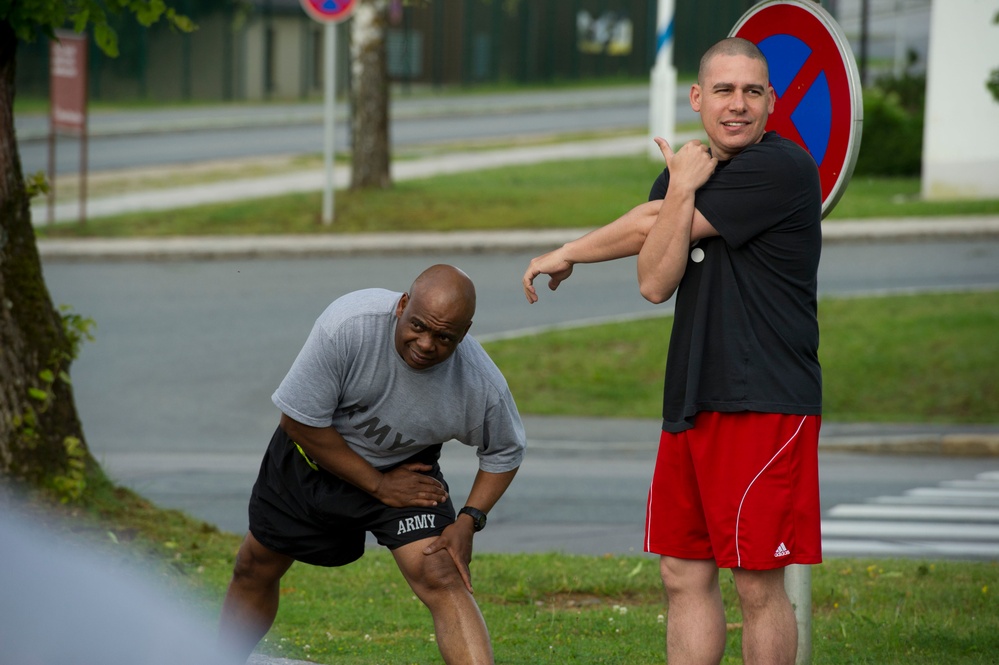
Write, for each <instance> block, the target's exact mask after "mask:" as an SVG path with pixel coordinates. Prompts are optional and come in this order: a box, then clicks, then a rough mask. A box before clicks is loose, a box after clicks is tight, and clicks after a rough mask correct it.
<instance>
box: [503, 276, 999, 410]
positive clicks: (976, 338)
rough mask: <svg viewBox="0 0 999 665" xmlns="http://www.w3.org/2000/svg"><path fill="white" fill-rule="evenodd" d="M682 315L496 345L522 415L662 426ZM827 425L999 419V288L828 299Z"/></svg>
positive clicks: (824, 341) (824, 323)
mask: <svg viewBox="0 0 999 665" xmlns="http://www.w3.org/2000/svg"><path fill="white" fill-rule="evenodd" d="M671 325H672V317H663V318H658V319H646V320H641V321H632V322H628V323H616V324H608V325H601V326H594V327H589V328H579V329H573V330H561V331H554V332H549V333H545V334H542V335H538V336H536V337H532V338H531V342H530V345H531V353H530V354H524V343H523V341H522V340H501V341H494V342H490V343H487V344H485V347H486V349H487V350H488V351H489V354H490V355H491V356H492V357H493V359H494V360H495V361H496V364H497V365H498V366H499V367H500V369H501V370H503V373H504V375H505V376H506V378H507V381H508V382H509V384H510V388H511V390H512V391H513V394H514V396H515V397H516V399H517V404H518V406H519V407H520V409H521V411H522V412H524V413H531V414H542V415H556V414H557V415H580V416H582V415H589V416H611V417H625V418H628V417H636V418H658V417H660V414H661V411H662V383H663V368H664V367H665V365H666V348H667V344H668V341H669V333H670V327H671ZM819 326H820V333H821V343H820V348H819V359H820V361H821V363H822V373H823V382H824V386H823V402H824V406H823V418H825V419H826V420H828V421H830V422H862V421H863V422H872V421H880V422H950V423H957V422H968V423H970V422H995V421H996V419H997V411H996V404H999V379H997V371H999V292H974V293H959V294H921V295H911V296H910V295H906V296H892V297H883V298H866V299H851V300H835V299H828V298H827V299H824V300H822V301H821V302H820V303H819Z"/></svg>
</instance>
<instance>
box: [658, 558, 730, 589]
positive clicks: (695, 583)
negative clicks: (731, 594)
mask: <svg viewBox="0 0 999 665" xmlns="http://www.w3.org/2000/svg"><path fill="white" fill-rule="evenodd" d="M659 575H660V577H661V578H662V581H663V587H664V588H665V589H666V593H667V594H679V593H685V592H686V593H707V592H711V591H713V590H714V589H715V588H716V587H717V586H718V566H716V565H715V563H714V561H711V560H710V559H704V560H701V559H678V558H675V557H669V556H664V557H662V558H660V560H659Z"/></svg>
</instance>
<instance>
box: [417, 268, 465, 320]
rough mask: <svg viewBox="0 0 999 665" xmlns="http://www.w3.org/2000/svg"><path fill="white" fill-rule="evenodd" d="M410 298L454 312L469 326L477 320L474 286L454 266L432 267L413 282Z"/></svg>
mask: <svg viewBox="0 0 999 665" xmlns="http://www.w3.org/2000/svg"><path fill="white" fill-rule="evenodd" d="M409 296H410V297H411V298H413V299H414V300H419V301H420V302H424V303H426V304H427V305H430V304H431V303H432V304H433V306H434V307H435V308H444V309H446V310H448V311H451V312H453V313H454V315H456V316H458V317H460V318H462V319H464V320H465V321H467V322H469V323H471V321H472V317H473V316H475V285H474V284H472V280H471V279H470V278H469V277H468V275H466V274H465V273H464V272H462V271H461V270H459V269H458V268H455V267H454V266H449V265H446V264H443V263H439V264H437V265H434V266H430V267H429V268H427V269H426V270H424V271H423V272H422V273H420V275H419V277H417V278H416V279H415V280H414V281H413V286H411V287H410V289H409Z"/></svg>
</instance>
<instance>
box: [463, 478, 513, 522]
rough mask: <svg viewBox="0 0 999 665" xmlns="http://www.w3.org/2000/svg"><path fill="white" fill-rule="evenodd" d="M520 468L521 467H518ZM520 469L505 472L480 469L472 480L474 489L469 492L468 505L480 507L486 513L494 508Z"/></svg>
mask: <svg viewBox="0 0 999 665" xmlns="http://www.w3.org/2000/svg"><path fill="white" fill-rule="evenodd" d="M518 468H519V467H518ZM517 470H518V469H512V470H510V471H504V472H503V473H490V472H489V471H483V470H482V469H479V472H478V473H476V474H475V480H474V481H473V482H472V489H471V490H469V492H468V500H467V501H465V503H466V505H469V506H472V507H473V508H478V509H479V510H481V511H482V512H484V513H488V512H489V511H490V510H492V507H493V506H495V505H496V502H497V501H499V499H500V497H501V496H503V493H504V492H506V490H507V488H508V487H509V486H510V483H511V482H513V477H514V476H515V475H517Z"/></svg>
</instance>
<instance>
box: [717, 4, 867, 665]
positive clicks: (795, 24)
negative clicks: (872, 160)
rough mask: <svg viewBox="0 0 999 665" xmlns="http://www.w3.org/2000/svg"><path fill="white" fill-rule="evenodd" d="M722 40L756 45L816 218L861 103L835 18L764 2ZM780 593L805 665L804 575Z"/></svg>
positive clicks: (838, 172)
mask: <svg viewBox="0 0 999 665" xmlns="http://www.w3.org/2000/svg"><path fill="white" fill-rule="evenodd" d="M729 36H730V37H743V38H745V39H748V40H749V41H751V42H753V43H754V44H756V45H757V46H758V47H759V48H760V50H761V51H763V55H765V56H766V58H767V63H768V64H769V65H770V84H771V85H772V86H773V88H774V92H775V93H776V95H777V99H776V103H775V105H774V112H773V113H771V114H770V118H769V120H768V121H767V129H768V130H775V131H777V132H778V133H779V134H780V135H781V136H784V137H785V138H789V139H791V140H792V141H794V142H795V143H797V144H798V145H800V146H801V147H803V148H804V149H805V150H807V151H808V152H809V154H811V155H812V158H813V159H814V160H815V163H816V164H817V165H818V167H819V179H820V180H821V185H822V217H823V218H825V217H826V216H827V215H828V214H829V213H830V212H831V211H832V209H833V207H834V206H835V205H836V202H837V201H839V198H840V196H842V195H843V192H844V191H845V190H846V185H847V183H849V182H850V177H851V176H852V175H853V167H854V165H856V163H857V154H858V153H859V152H860V134H861V129H862V127H863V121H864V100H863V92H862V90H861V86H860V74H859V72H858V71H857V62H856V60H855V58H854V57H853V52H852V50H851V49H850V42H849V41H848V40H847V39H846V35H844V34H843V30H842V28H840V26H839V25H838V24H837V23H836V20H835V19H833V17H832V16H831V15H830V14H829V13H828V12H826V10H824V9H823V8H822V7H821V6H820V5H819V4H818V3H817V2H812V1H811V0H766V1H765V2H761V3H760V4H758V5H755V6H754V7H752V8H751V9H750V10H749V11H747V12H746V13H745V14H744V15H743V16H742V18H741V19H739V21H738V22H737V23H736V24H735V27H734V28H732V31H731V32H730V33H729ZM784 588H785V589H787V594H788V597H790V599H791V604H792V605H793V606H794V615H795V618H796V620H797V623H798V652H797V657H796V658H795V663H796V664H797V665H808V663H810V662H811V661H812V570H811V568H809V567H808V566H801V565H792V566H788V567H787V568H786V569H785V573H784Z"/></svg>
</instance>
